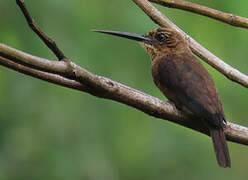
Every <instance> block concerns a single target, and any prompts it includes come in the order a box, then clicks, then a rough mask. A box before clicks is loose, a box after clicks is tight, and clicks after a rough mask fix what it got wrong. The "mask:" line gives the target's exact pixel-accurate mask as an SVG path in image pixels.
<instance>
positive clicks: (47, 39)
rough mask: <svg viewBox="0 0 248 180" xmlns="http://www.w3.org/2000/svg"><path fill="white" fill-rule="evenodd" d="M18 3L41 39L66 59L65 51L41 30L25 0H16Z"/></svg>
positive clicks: (58, 56)
mask: <svg viewBox="0 0 248 180" xmlns="http://www.w3.org/2000/svg"><path fill="white" fill-rule="evenodd" d="M16 3H17V4H18V6H19V7H20V9H21V11H22V13H23V15H24V17H25V19H26V21H27V23H28V25H29V27H30V28H31V29H32V30H33V31H34V32H35V34H37V35H38V36H39V37H40V39H41V40H42V41H43V42H44V43H45V44H46V46H47V47H48V48H49V49H50V50H51V51H52V52H53V53H54V54H55V55H56V56H57V58H58V59H59V60H62V59H66V57H65V55H64V54H63V52H62V51H61V50H60V49H59V48H58V46H57V45H56V43H55V41H54V40H53V39H52V38H50V37H48V36H47V35H46V34H45V33H43V32H42V31H41V29H40V28H39V26H38V25H37V24H36V23H35V21H34V19H33V18H32V17H31V16H30V14H29V12H28V10H27V8H26V6H25V4H24V0H16Z"/></svg>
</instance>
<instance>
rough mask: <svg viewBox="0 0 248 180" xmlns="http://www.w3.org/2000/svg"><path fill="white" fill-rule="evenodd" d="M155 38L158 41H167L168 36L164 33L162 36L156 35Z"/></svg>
mask: <svg viewBox="0 0 248 180" xmlns="http://www.w3.org/2000/svg"><path fill="white" fill-rule="evenodd" d="M155 38H156V39H157V40H158V41H160V42H161V41H164V40H165V39H166V36H165V35H164V34H162V33H160V34H156V35H155Z"/></svg>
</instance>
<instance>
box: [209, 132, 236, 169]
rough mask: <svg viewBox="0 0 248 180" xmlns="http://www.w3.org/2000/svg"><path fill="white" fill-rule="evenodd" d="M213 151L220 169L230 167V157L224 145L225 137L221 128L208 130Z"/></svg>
mask: <svg viewBox="0 0 248 180" xmlns="http://www.w3.org/2000/svg"><path fill="white" fill-rule="evenodd" d="M209 130H210V135H211V137H212V141H213V145H214V151H215V155H216V158H217V162H218V164H219V166H220V167H224V168H225V167H231V161H230V156H229V152H228V147H227V144H226V137H225V134H224V131H223V129H222V128H218V129H217V128H213V127H211V128H209Z"/></svg>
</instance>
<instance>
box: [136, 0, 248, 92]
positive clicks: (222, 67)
mask: <svg viewBox="0 0 248 180" xmlns="http://www.w3.org/2000/svg"><path fill="white" fill-rule="evenodd" d="M133 2H135V3H136V4H137V5H138V6H139V7H140V8H141V9H142V10H143V11H144V12H145V13H146V14H147V15H148V16H149V17H150V18H151V19H152V20H153V21H154V22H155V23H156V24H158V25H160V26H162V27H169V28H172V29H174V30H176V31H178V32H179V33H181V34H182V35H183V36H184V37H185V39H186V40H187V41H188V43H189V46H190V48H191V50H192V51H193V53H194V54H196V55H197V56H198V57H200V58H201V59H202V60H204V61H205V62H206V63H208V64H209V65H211V66H212V67H213V68H215V69H216V70H218V71H219V72H220V73H222V74H224V75H225V76H226V77H227V78H228V79H230V80H231V81H234V82H236V83H239V84H240V85H242V86H244V87H246V88H248V76H247V75H245V74H243V73H241V72H240V71H238V70H237V69H235V68H233V67H232V66H230V65H228V64H226V63H225V62H224V61H223V60H221V59H220V58H218V57H217V56H215V55H214V54H212V53H211V52H210V51H208V50H207V49H206V48H204V47H203V46H201V45H200V44H199V43H198V42H197V41H195V40H194V39H193V38H191V37H190V36H189V35H187V34H186V33H185V32H183V31H182V30H181V29H180V28H179V27H177V26H176V25H175V24H174V23H173V22H171V21H170V20H169V19H168V18H167V17H166V16H165V15H163V14H162V13H161V12H160V11H158V10H157V9H156V8H155V7H154V6H153V5H152V4H151V3H150V2H149V1H148V0H133Z"/></svg>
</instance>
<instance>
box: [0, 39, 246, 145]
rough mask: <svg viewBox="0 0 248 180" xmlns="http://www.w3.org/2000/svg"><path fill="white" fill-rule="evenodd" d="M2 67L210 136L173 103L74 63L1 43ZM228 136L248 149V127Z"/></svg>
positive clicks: (234, 127) (233, 126)
mask: <svg viewBox="0 0 248 180" xmlns="http://www.w3.org/2000/svg"><path fill="white" fill-rule="evenodd" d="M0 64H1V65H3V66H6V67H8V68H11V69H13V70H16V71H19V72H21V73H24V74H27V75H30V76H33V77H35V78H39V79H42V80H45V81H48V82H51V83H54V84H58V85H61V86H65V87H69V88H73V89H76V90H79V91H83V92H87V93H89V94H92V95H94V96H97V97H100V98H105V99H111V100H114V101H117V102H120V103H123V104H126V105H128V106H131V107H134V108H136V109H138V110H140V111H143V112H144V113H146V114H148V115H151V116H154V117H157V118H161V119H165V120H169V121H171V122H174V123H177V124H180V125H182V126H185V127H187V128H191V129H194V130H196V131H199V132H201V133H204V134H207V135H209V134H208V129H207V128H206V127H204V125H203V123H201V121H200V120H199V119H196V118H195V117H193V116H192V115H189V114H183V113H181V112H180V111H178V110H177V109H176V108H175V107H174V106H173V105H171V104H170V103H167V102H164V101H162V100H160V99H158V98H155V97H152V96H150V95H147V94H145V93H143V92H140V91H138V90H135V89H132V88H130V87H127V86H125V85H122V84H120V83H118V82H115V81H112V80H110V79H108V78H105V77H102V76H97V75H94V74H92V73H90V72H88V71H87V70H85V69H83V68H82V67H79V66H78V65H76V64H75V63H72V62H64V61H51V60H48V59H43V58H40V57H36V56H32V55H30V54H27V53H24V52H22V51H19V50H16V49H13V48H11V47H8V46H6V45H4V44H1V43H0ZM72 74H73V76H72ZM68 77H69V78H68ZM225 134H226V135H227V139H228V140H230V141H233V142H236V143H240V144H245V145H248V128H246V127H243V126H240V125H236V124H233V123H230V122H228V123H227V125H226V128H225Z"/></svg>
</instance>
